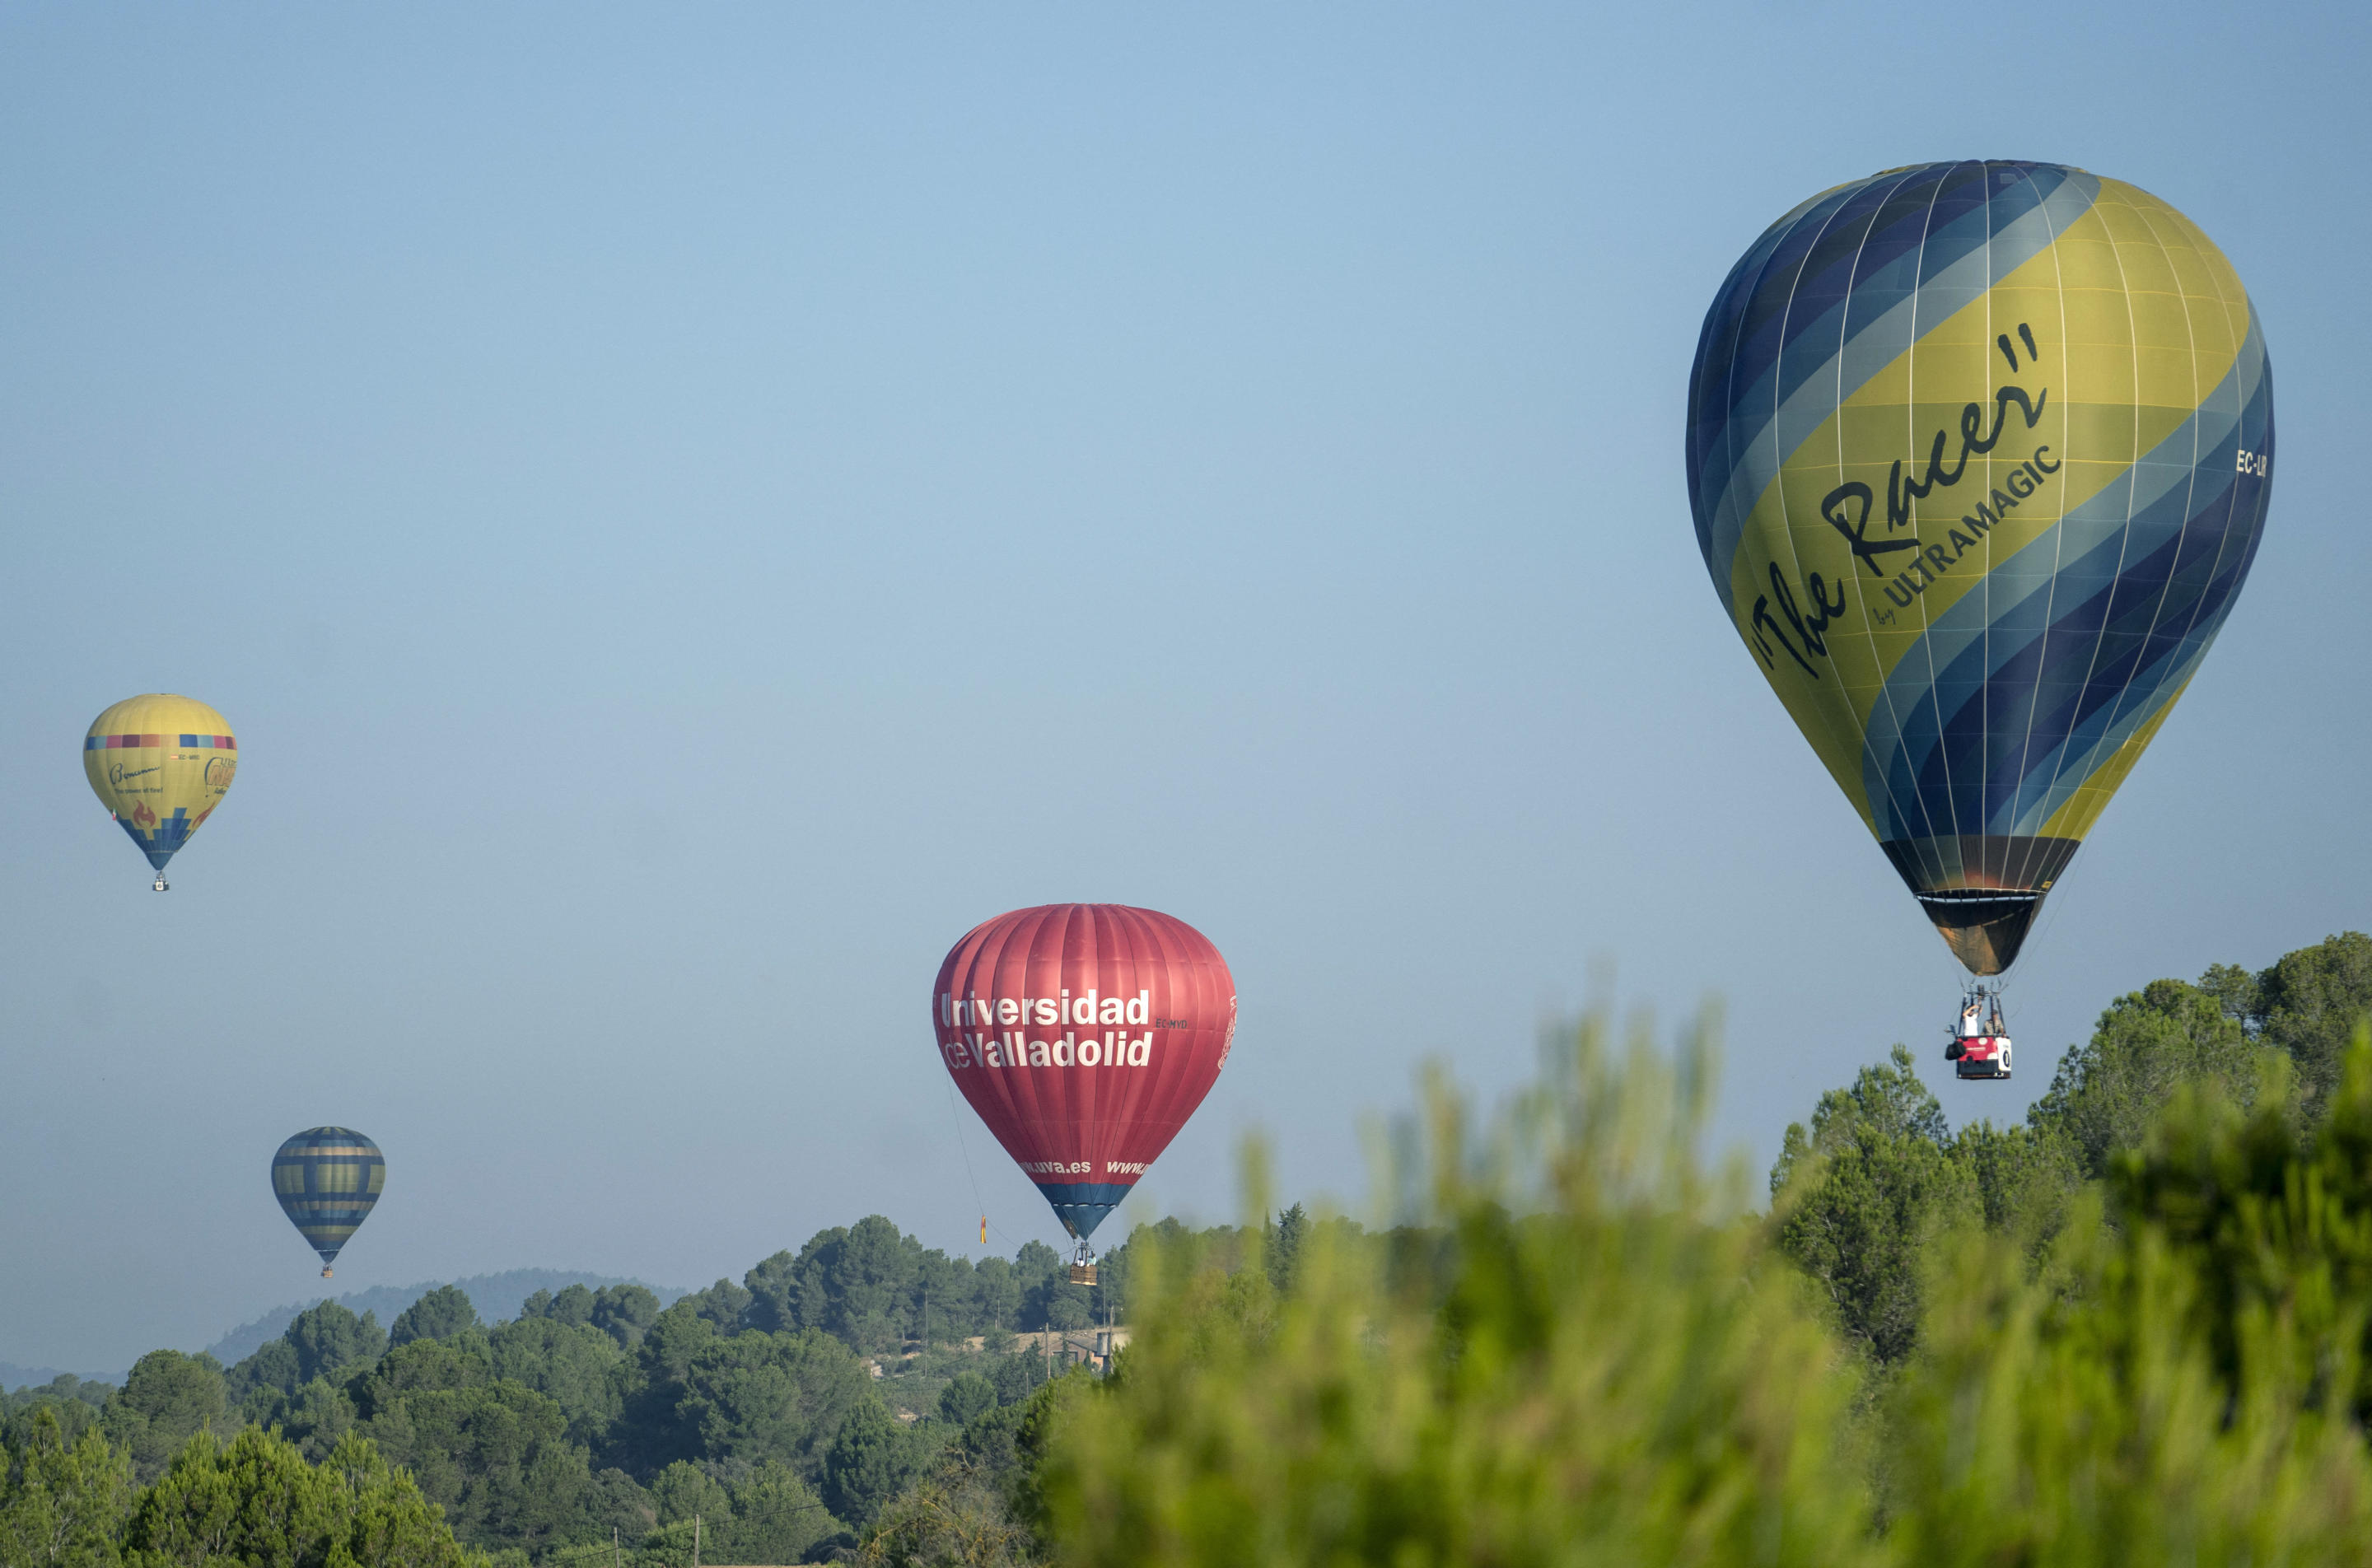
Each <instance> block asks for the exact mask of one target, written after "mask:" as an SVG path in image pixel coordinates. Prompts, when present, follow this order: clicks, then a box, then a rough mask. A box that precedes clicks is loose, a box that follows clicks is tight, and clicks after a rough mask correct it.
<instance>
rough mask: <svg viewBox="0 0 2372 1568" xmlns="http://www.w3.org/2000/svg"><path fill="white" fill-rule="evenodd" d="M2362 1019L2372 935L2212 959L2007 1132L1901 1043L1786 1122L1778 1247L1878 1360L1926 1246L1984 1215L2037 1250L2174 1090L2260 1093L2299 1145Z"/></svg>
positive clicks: (2063, 1074) (1888, 1350)
mask: <svg viewBox="0 0 2372 1568" xmlns="http://www.w3.org/2000/svg"><path fill="white" fill-rule="evenodd" d="M2367 1013H2372V937H2366V936H2365V935H2362V934H2360V933H2356V932H2349V933H2346V934H2344V935H2338V936H2333V937H2331V938H2330V939H2328V940H2327V941H2324V942H2321V943H2320V944H2318V945H2316V946H2314V947H2304V948H2300V949H2299V950H2297V951H2296V952H2294V953H2290V954H2288V955H2286V956H2285V957H2284V958H2281V959H2280V960H2279V961H2278V962H2276V963H2274V964H2273V965H2272V966H2271V967H2269V968H2267V969H2265V970H2262V972H2256V973H2252V972H2250V970H2244V969H2239V968H2237V967H2234V966H2231V965H2227V964H2219V965H2216V966H2215V967H2214V968H2212V969H2210V970H2208V971H2207V972H2206V973H2205V974H2203V975H2202V976H2201V977H2200V978H2199V980H2198V981H2197V982H2196V983H2195V984H2193V983H2186V982H2185V981H2179V980H2160V981H2152V982H2151V983H2150V984H2148V985H2145V986H2144V987H2143V988H2142V989H2141V990H2140V991H2138V992H2135V993H2133V994H2131V995H2128V996H2122V997H2120V998H2118V999H2117V1000H2116V1001H2115V1002H2114V1003H2112V1004H2111V1005H2110V1007H2109V1009H2108V1010H2107V1011H2106V1012H2105V1013H2103V1014H2102V1015H2101V1016H2100V1019H2099V1024H2098V1026H2097V1027H2096V1028H2094V1030H2093V1032H2092V1037H2091V1039H2090V1040H2087V1041H2086V1042H2085V1043H2084V1044H2082V1045H2080V1046H2073V1047H2070V1048H2069V1049H2068V1051H2066V1053H2065V1054H2064V1056H2063V1057H2062V1058H2061V1060H2060V1063H2059V1066H2058V1070H2057V1072H2056V1074H2054V1075H2053V1077H2052V1082H2051V1086H2050V1088H2049V1089H2048V1090H2047V1091H2046V1092H2045V1093H2044V1094H2043V1096H2042V1097H2041V1098H2040V1099H2039V1100H2037V1101H2036V1102H2035V1103H2034V1105H2033V1107H2032V1109H2029V1111H2028V1113H2027V1116H2026V1120H2025V1122H2024V1123H2023V1124H2022V1125H2014V1126H2010V1127H2007V1128H2001V1127H1996V1126H1994V1124H1993V1123H1992V1122H1991V1121H1977V1122H1974V1123H1971V1124H1970V1125H1967V1126H1964V1127H1962V1128H1961V1129H1960V1130H1959V1132H1953V1131H1952V1129H1951V1127H1950V1126H1949V1124H1948V1122H1947V1121H1946V1120H1945V1116H1944V1111H1943V1108H1942V1106H1940V1105H1939V1104H1937V1102H1936V1097H1935V1096H1934V1095H1933V1094H1931V1093H1929V1092H1928V1090H1927V1089H1926V1088H1925V1086H1924V1085H1922V1084H1921V1082H1920V1080H1919V1075H1918V1074H1917V1072H1916V1071H1915V1070H1914V1066H1913V1057H1912V1055H1911V1053H1910V1052H1909V1051H1906V1050H1904V1049H1903V1048H1902V1047H1901V1046H1899V1045H1898V1046H1896V1047H1895V1048H1894V1051H1893V1053H1892V1055H1891V1057H1890V1058H1889V1060H1888V1061H1886V1062H1884V1063H1879V1064H1878V1065H1876V1066H1871V1067H1865V1068H1863V1069H1862V1071H1861V1072H1860V1074H1858V1075H1857V1076H1855V1079H1854V1081H1853V1083H1852V1084H1851V1085H1849V1086H1846V1087H1844V1088H1840V1089H1831V1090H1830V1091H1829V1092H1827V1093H1826V1094H1823V1095H1822V1096H1821V1097H1820V1102H1819V1104H1818V1105H1817V1106H1816V1107H1815V1108H1814V1109H1813V1111H1812V1117H1811V1121H1810V1124H1809V1125H1808V1126H1806V1125H1804V1124H1802V1123H1798V1124H1796V1125H1794V1126H1791V1127H1789V1128H1788V1129H1787V1134H1786V1142H1785V1147H1784V1148H1783V1150H1782V1152H1781V1154H1780V1156H1779V1160H1778V1163H1777V1165H1776V1166H1774V1167H1773V1169H1772V1172H1771V1191H1772V1193H1773V1199H1774V1201H1775V1202H1777V1203H1778V1205H1779V1208H1780V1212H1781V1213H1782V1214H1783V1215H1784V1219H1783V1221H1782V1223H1781V1226H1780V1231H1779V1237H1780V1245H1781V1247H1782V1248H1783V1249H1785V1251H1786V1252H1787V1253H1788V1255H1790V1256H1791V1257H1793V1258H1794V1259H1795V1260H1796V1261H1797V1262H1798V1263H1799V1264H1801V1265H1802V1267H1803V1268H1804V1270H1805V1271H1806V1272H1808V1273H1809V1274H1810V1275H1811V1276H1812V1277H1813V1278H1814V1279H1815V1280H1817V1281H1818V1282H1820V1285H1821V1286H1822V1288H1823V1290H1824V1291H1825V1293H1826V1295H1828V1298H1829V1300H1830V1302H1831V1304H1832V1306H1833V1307H1834V1308H1835V1311H1836V1314H1837V1319H1838V1322H1839V1324H1840V1325H1841V1327H1842V1328H1843V1330H1844V1332H1845V1333H1847V1334H1848V1335H1849V1336H1851V1337H1852V1339H1853V1340H1854V1341H1855V1342H1857V1343H1859V1344H1860V1345H1862V1346H1864V1347H1866V1350H1867V1351H1868V1352H1869V1353H1871V1354H1872V1355H1873V1356H1874V1357H1876V1359H1877V1360H1878V1362H1879V1363H1880V1364H1892V1363H1893V1362H1896V1361H1898V1360H1900V1359H1901V1357H1902V1356H1903V1355H1904V1354H1906V1353H1908V1352H1910V1351H1911V1349H1912V1348H1913V1345H1914V1344H1915V1343H1916V1342H1917V1340H1918V1334H1919V1327H1920V1322H1921V1319H1922V1311H1923V1305H1922V1300H1921V1275H1922V1266H1921V1264H1922V1258H1923V1256H1924V1254H1925V1252H1926V1251H1927V1250H1928V1249H1929V1248H1930V1247H1931V1246H1932V1245H1933V1244H1934V1242H1935V1241H1936V1238H1937V1237H1940V1236H1944V1235H1946V1234H1948V1233H1949V1232H1951V1231H1952V1230H1953V1229H1954V1228H1955V1227H1957V1226H1958V1225H1960V1224H1961V1223H1962V1222H1963V1221H1965V1220H1966V1219H1968V1218H1970V1217H1971V1216H1981V1217H1982V1223H1983V1225H1985V1226H1986V1227H1987V1228H1988V1229H1990V1230H1992V1231H1994V1232H1995V1233H1998V1234H2000V1235H2003V1236H2005V1237H2013V1238H2016V1239H2017V1240H2018V1241H2019V1242H2020V1243H2021V1244H2022V1245H2024V1246H2025V1247H2026V1248H2027V1249H2029V1251H2030V1252H2034V1253H2036V1254H2038V1255H2039V1254H2040V1252H2041V1249H2044V1248H2045V1247H2047V1246H2048V1245H2049V1243H2050V1242H2051V1241H2052V1238H2053V1237H2056V1236H2057V1235H2058V1233H2059V1230H2060V1227H2061V1226H2062V1225H2064V1223H2065V1221H2066V1219H2067V1216H2068V1214H2070V1212H2071V1206H2072V1205H2074V1204H2075V1203H2076V1202H2078V1201H2079V1199H2080V1198H2081V1197H2082V1196H2083V1195H2084V1194H2086V1193H2087V1192H2089V1191H2098V1190H2099V1188H2100V1185H2101V1184H2102V1183H2103V1182H2105V1181H2107V1180H2108V1179H2110V1177H2111V1176H2112V1175H2113V1174H2114V1172H2113V1167H2114V1165H2115V1162H2116V1159H2117V1157H2118V1156H2119V1155H2120V1154H2121V1153H2123V1152H2125V1151H2131V1150H2137V1149H2139V1148H2140V1147H2141V1146H2142V1144H2144V1142H2145V1139H2146V1137H2147V1135H2148V1133H2149V1132H2150V1129H2151V1126H2152V1124H2153V1122H2154V1121H2156V1120H2157V1117H2158V1116H2159V1114H2160V1113H2161V1112H2162V1111H2163V1110H2164V1109H2166V1108H2167V1106H2168V1105H2169V1104H2170V1103H2171V1102H2172V1101H2173V1100H2174V1099H2175V1098H2176V1097H2177V1095H2178V1093H2179V1092H2180V1091H2183V1090H2185V1089H2188V1090H2191V1091H2193V1092H2208V1093H2212V1094H2213V1095H2215V1096H2216V1097H2217V1098H2221V1099H2223V1100H2225V1101H2227V1102H2228V1103H2229V1104H2231V1105H2233V1106H2234V1107H2236V1108H2238V1109H2248V1108H2250V1107H2251V1106H2253V1105H2255V1104H2256V1102H2257V1100H2258V1098H2259V1097H2260V1096H2261V1095H2264V1094H2272V1095H2274V1096H2276V1097H2278V1098H2281V1101H2282V1105H2283V1111H2282V1114H2283V1116H2284V1117H2285V1120H2286V1121H2288V1122H2289V1124H2290V1125H2291V1126H2292V1127H2293V1128H2294V1129H2295V1130H2296V1132H2298V1133H2299V1134H2300V1135H2301V1136H2310V1135H2311V1133H2312V1132H2314V1130H2315V1129H2317V1128H2318V1127H2320V1124H2321V1122H2322V1121H2323V1119H2324V1117H2325V1115H2326V1113H2327V1111H2328V1109H2329V1107H2330V1104H2331V1097H2332V1095H2333V1094H2334V1093H2335V1092H2336V1091H2337V1089H2338V1087H2339V1079H2340V1064H2341V1062H2342V1060H2343V1057H2344V1054H2345V1051H2346V1050H2347V1046H2348V1043H2349V1041H2350V1040H2351V1039H2352V1037H2353V1035H2354V1033H2355V1028H2356V1027H2357V1025H2358V1024H2359V1023H2361V1022H2362V1021H2363V1019H2364V1018H2365V1016H2366V1014H2367ZM1937 1055H1938V1056H1939V1057H1940V1055H1941V1052H1940V1051H1938V1052H1937ZM1938 1070H1939V1071H1940V1070H1941V1067H1940V1063H1939V1064H1938Z"/></svg>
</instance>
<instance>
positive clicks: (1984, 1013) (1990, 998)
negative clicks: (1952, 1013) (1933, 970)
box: [1944, 991, 2010, 1078]
mask: <svg viewBox="0 0 2372 1568" xmlns="http://www.w3.org/2000/svg"><path fill="white" fill-rule="evenodd" d="M1951 1034H1952V1043H1951V1044H1950V1045H1948V1046H1947V1047H1945V1049H1944V1059H1945V1060H1946V1061H1948V1062H1949V1063H1953V1065H1954V1068H1955V1069H1956V1071H1957V1072H1958V1074H1959V1076H1961V1077H1963V1078H2006V1077H2008V1076H2009V1071H2010V1068H2009V1040H2008V1039H2007V1037H2006V1036H2005V1035H2004V1034H2003V1032H2002V1016H2001V999H2000V998H1999V997H1998V996H1994V995H1989V994H1987V993H1983V992H1982V991H1978V992H1971V993H1970V994H1969V996H1968V998H1967V1000H1966V1002H1965V1003H1964V1004H1963V1005H1962V1006H1961V1008H1960V1016H1959V1020H1958V1021H1957V1022H1956V1023H1955V1024H1954V1025H1953V1027H1952V1030H1951Z"/></svg>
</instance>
